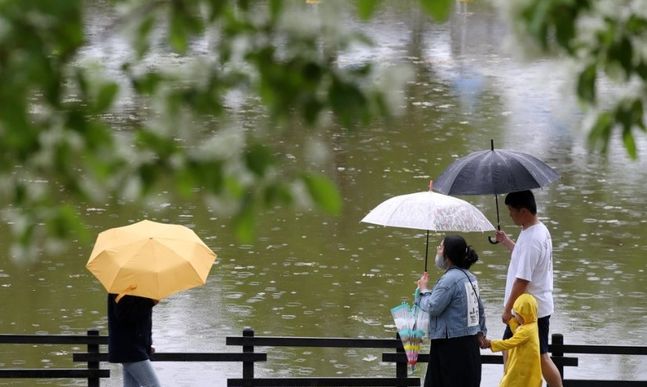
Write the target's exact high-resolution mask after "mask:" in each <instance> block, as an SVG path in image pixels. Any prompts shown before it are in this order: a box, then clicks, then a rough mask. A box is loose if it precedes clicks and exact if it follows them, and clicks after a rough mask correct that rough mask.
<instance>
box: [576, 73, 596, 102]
mask: <svg viewBox="0 0 647 387" xmlns="http://www.w3.org/2000/svg"><path fill="white" fill-rule="evenodd" d="M596 78H597V68H596V66H595V64H591V65H589V66H587V67H586V69H584V71H582V72H581V73H580V75H579V77H578V79H577V95H578V96H579V97H580V98H581V99H582V100H583V101H584V102H586V103H589V104H593V103H595V81H596Z"/></svg>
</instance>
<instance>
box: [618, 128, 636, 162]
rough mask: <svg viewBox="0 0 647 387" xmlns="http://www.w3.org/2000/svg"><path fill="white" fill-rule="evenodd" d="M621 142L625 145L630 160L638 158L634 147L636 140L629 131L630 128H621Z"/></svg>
mask: <svg viewBox="0 0 647 387" xmlns="http://www.w3.org/2000/svg"><path fill="white" fill-rule="evenodd" d="M622 142H623V144H624V145H625V149H626V150H627V153H628V154H629V157H631V159H632V160H636V159H637V158H638V152H637V149H636V141H635V140H634V136H633V134H632V133H631V128H627V127H624V128H623V129H622Z"/></svg>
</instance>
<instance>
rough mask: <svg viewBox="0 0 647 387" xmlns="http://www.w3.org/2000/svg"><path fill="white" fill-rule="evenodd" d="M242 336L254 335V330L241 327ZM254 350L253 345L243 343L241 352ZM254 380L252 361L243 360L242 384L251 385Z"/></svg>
mask: <svg viewBox="0 0 647 387" xmlns="http://www.w3.org/2000/svg"><path fill="white" fill-rule="evenodd" d="M243 337H250V338H253V337H254V330H253V329H252V328H245V329H243ZM252 352H254V345H253V344H252V345H243V353H252ZM253 380H254V362H253V361H243V385H245V386H253V385H254V384H253Z"/></svg>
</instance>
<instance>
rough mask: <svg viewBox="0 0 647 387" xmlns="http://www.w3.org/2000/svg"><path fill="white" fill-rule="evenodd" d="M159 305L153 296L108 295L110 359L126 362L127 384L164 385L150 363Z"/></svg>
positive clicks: (136, 386)
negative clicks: (156, 309)
mask: <svg viewBox="0 0 647 387" xmlns="http://www.w3.org/2000/svg"><path fill="white" fill-rule="evenodd" d="M117 299H119V301H118V302H117ZM155 305H157V300H153V299H150V298H145V297H139V296H128V295H126V296H123V297H122V298H119V295H117V294H114V293H109V294H108V336H109V338H108V361H109V362H111V363H121V364H122V366H123V384H124V387H140V386H146V387H160V386H161V384H160V381H159V380H158V378H157V375H156V374H155V370H153V366H152V365H151V362H150V356H151V355H152V354H153V334H152V331H153V307H154V306H155Z"/></svg>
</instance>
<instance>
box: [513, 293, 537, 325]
mask: <svg viewBox="0 0 647 387" xmlns="http://www.w3.org/2000/svg"><path fill="white" fill-rule="evenodd" d="M512 310H513V311H514V312H515V313H516V314H518V315H519V316H521V317H522V318H523V323H524V324H529V323H533V322H536V321H537V300H535V297H533V296H531V295H530V294H528V293H524V294H522V295H520V296H519V297H517V300H516V301H515V302H514V305H513V306H512Z"/></svg>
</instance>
